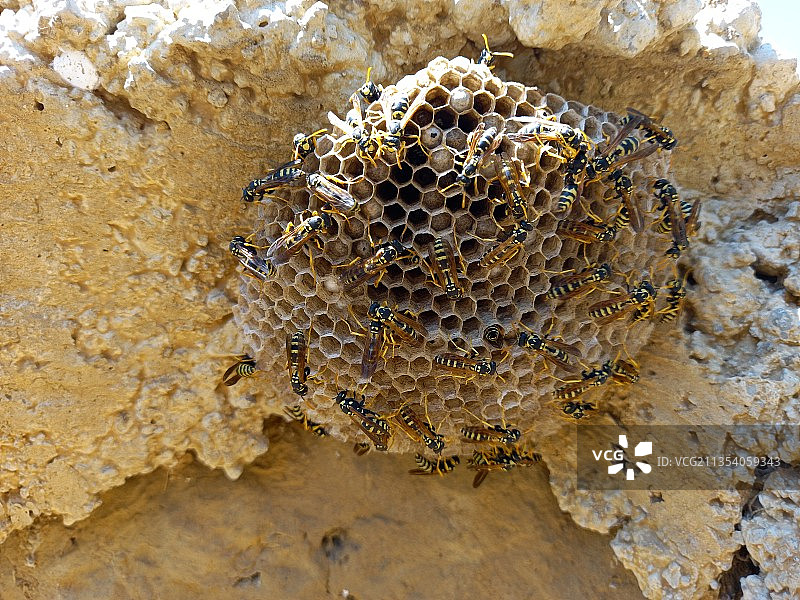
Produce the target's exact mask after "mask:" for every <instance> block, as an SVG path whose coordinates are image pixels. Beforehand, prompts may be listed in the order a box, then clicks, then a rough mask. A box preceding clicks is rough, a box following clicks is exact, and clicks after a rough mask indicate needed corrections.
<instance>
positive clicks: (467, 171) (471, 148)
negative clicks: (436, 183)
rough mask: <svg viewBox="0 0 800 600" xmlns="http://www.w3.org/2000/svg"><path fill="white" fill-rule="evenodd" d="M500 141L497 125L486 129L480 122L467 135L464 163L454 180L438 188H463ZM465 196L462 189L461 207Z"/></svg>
mask: <svg viewBox="0 0 800 600" xmlns="http://www.w3.org/2000/svg"><path fill="white" fill-rule="evenodd" d="M501 141H502V136H500V135H498V132H497V127H489V128H488V129H486V124H485V123H483V122H481V123H478V126H477V127H476V128H475V130H474V131H472V132H471V133H470V134H469V135H468V136H467V154H466V156H465V157H464V164H463V166H462V168H461V173H459V174H458V175H457V176H456V180H455V181H454V182H453V183H452V184H450V185H448V186H447V187H445V188H444V189H442V190H440V191H441V192H442V193H444V192H446V191H447V190H449V189H450V188H451V187H454V186H457V185H460V186H462V187H464V188H466V186H467V185H468V184H469V182H470V181H472V180H473V178H474V177H475V175H476V174H477V173H478V167H480V165H481V163H482V162H483V161H484V160H486V157H487V156H490V155H491V154H492V153H493V152H494V151H495V150H497V148H498V146H500V142H501ZM466 203H467V196H466V189H465V190H464V199H463V202H462V207H463V206H466Z"/></svg>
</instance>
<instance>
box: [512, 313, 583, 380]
mask: <svg viewBox="0 0 800 600" xmlns="http://www.w3.org/2000/svg"><path fill="white" fill-rule="evenodd" d="M516 325H517V326H519V327H522V328H523V329H527V330H528V331H527V332H525V331H520V332H519V335H518V336H517V345H518V346H519V347H520V348H524V349H525V350H528V351H530V352H533V353H534V354H537V355H539V356H543V357H544V358H545V359H546V360H548V361H550V362H551V363H552V364H553V365H555V366H556V367H561V368H562V369H567V370H569V369H572V364H571V363H570V356H573V357H576V358H578V359H580V357H581V353H580V351H579V350H578V349H577V348H575V347H574V346H570V345H569V344H565V343H564V342H561V341H558V340H554V339H552V338H550V337H548V336H547V335H539V334H537V333H534V332H533V331H532V330H530V329H528V328H527V327H525V325H523V324H522V323H516ZM515 329H516V327H515Z"/></svg>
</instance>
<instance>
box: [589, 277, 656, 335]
mask: <svg viewBox="0 0 800 600" xmlns="http://www.w3.org/2000/svg"><path fill="white" fill-rule="evenodd" d="M657 294H658V292H657V291H656V289H655V288H654V287H653V284H652V283H650V281H648V280H647V279H643V280H642V282H641V283H640V284H639V285H637V286H635V287H634V288H633V289H632V290H630V292H629V293H628V295H627V296H625V297H624V298H621V299H616V298H612V299H611V300H606V301H604V302H598V303H597V304H593V305H592V306H590V307H589V316H590V317H592V318H593V319H599V320H598V324H600V325H604V324H605V323H608V322H610V321H613V320H614V319H619V318H620V317H623V316H624V315H625V314H626V313H627V311H628V310H630V309H631V308H637V309H638V312H637V315H636V316H635V320H636V321H640V320H642V319H644V318H647V316H649V314H647V313H648V312H649V313H650V314H652V309H653V306H654V304H655V298H656V296H657Z"/></svg>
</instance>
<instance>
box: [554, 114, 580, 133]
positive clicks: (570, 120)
mask: <svg viewBox="0 0 800 600" xmlns="http://www.w3.org/2000/svg"><path fill="white" fill-rule="evenodd" d="M558 120H559V121H560V122H561V123H564V124H565V125H569V126H570V127H576V128H578V129H580V126H581V122H582V121H583V118H582V117H581V115H579V114H578V113H576V112H575V111H574V110H568V111H567V112H565V113H561V115H559V117H558Z"/></svg>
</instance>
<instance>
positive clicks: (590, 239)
mask: <svg viewBox="0 0 800 600" xmlns="http://www.w3.org/2000/svg"><path fill="white" fill-rule="evenodd" d="M609 230H610V227H609V226H608V225H606V224H605V223H603V222H602V221H598V220H596V219H593V218H590V219H587V220H585V221H573V220H571V219H562V220H561V221H559V222H558V226H557V227H556V232H557V233H559V234H560V235H562V236H565V237H568V238H572V239H573V240H577V241H579V242H580V243H582V244H592V243H594V242H606V241H610V240H611V239H614V238H613V236H610V234H609ZM609 238H610V239H609Z"/></svg>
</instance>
